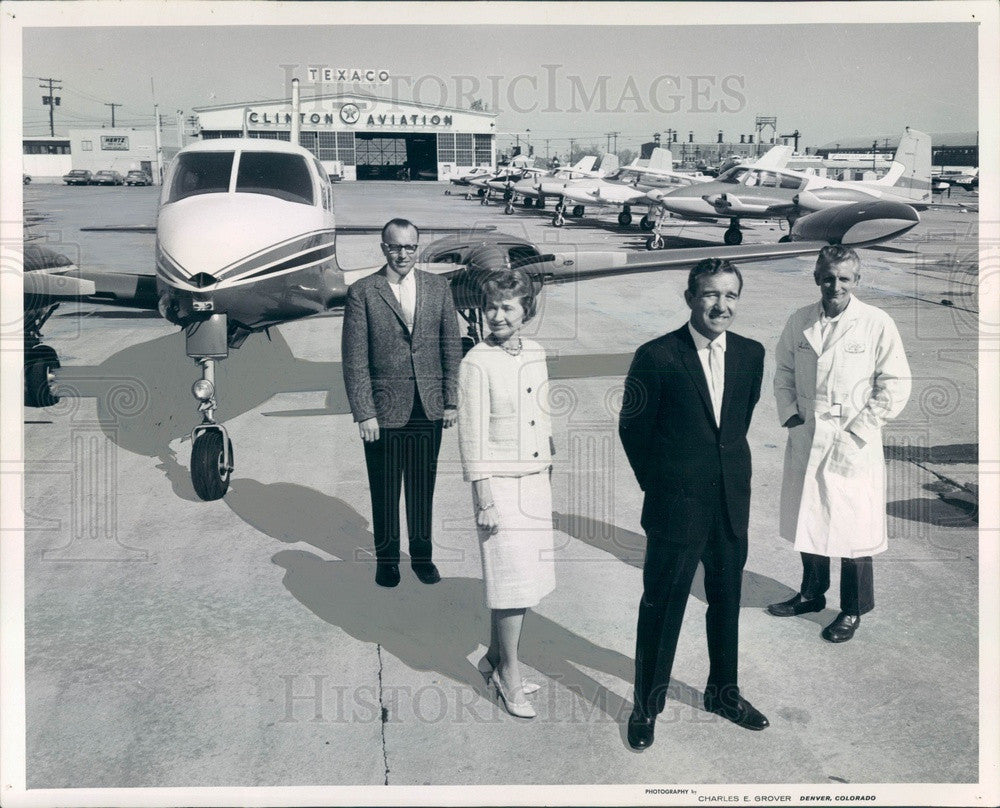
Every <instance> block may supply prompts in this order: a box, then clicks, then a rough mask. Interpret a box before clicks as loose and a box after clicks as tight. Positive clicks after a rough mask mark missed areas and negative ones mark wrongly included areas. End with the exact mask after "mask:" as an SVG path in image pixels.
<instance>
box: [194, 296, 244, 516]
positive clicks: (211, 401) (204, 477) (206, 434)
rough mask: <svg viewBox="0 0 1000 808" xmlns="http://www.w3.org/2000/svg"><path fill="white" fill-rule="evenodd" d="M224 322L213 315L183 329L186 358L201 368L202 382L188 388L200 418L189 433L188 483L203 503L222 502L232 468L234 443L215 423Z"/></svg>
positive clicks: (222, 317)
mask: <svg viewBox="0 0 1000 808" xmlns="http://www.w3.org/2000/svg"><path fill="white" fill-rule="evenodd" d="M226 321H227V318H226V315H225V314H213V315H211V316H209V317H207V318H205V319H204V320H198V321H197V322H195V323H191V324H189V325H188V326H187V327H186V328H185V331H186V332H187V354H188V356H190V357H191V358H192V359H194V360H195V361H196V362H197V363H198V364H199V365H201V378H200V379H198V381H196V382H195V383H194V384H193V385H192V387H191V393H192V394H193V395H194V397H195V398H196V399H197V400H198V401H199V404H198V412H200V413H201V416H202V421H201V423H200V424H199V425H198V426H196V427H195V428H194V429H193V430H191V483H192V484H193V485H194V490H195V493H196V494H197V495H198V496H199V497H200V498H201V499H204V500H206V501H211V500H214V499H221V498H222V496H223V495H224V494H225V493H226V491H227V490H229V480H230V478H231V477H232V474H233V468H234V462H233V442H232V441H231V440H230V439H229V433H228V432H227V431H226V428H225V427H224V426H223V425H222V424H220V423H218V422H216V420H215V410H216V408H217V404H216V401H215V363H216V361H217V360H219V359H225V358H226V357H227V356H228V355H229V347H228V342H227V325H226Z"/></svg>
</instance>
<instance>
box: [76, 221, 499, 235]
mask: <svg viewBox="0 0 1000 808" xmlns="http://www.w3.org/2000/svg"><path fill="white" fill-rule="evenodd" d="M382 227H383V225H380V224H377V225H376V224H347V225H337V235H343V236H364V235H368V234H370V233H381V232H382ZM417 227H419V228H420V232H421V233H467V232H469V231H470V229H471V230H474V231H476V232H481V231H485V232H490V231H493V230H496V229H497V228H496V225H492V224H483V225H476V227H475V228H463V227H446V226H441V225H427V226H426V227H425V226H423V225H420V224H418V225H417ZM80 230H81V231H84V232H89V233H155V232H156V225H155V224H101V225H91V226H90V227H81V228H80Z"/></svg>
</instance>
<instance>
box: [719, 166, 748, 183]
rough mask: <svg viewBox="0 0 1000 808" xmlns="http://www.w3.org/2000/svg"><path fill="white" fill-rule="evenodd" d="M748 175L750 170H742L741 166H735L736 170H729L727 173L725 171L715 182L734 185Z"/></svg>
mask: <svg viewBox="0 0 1000 808" xmlns="http://www.w3.org/2000/svg"><path fill="white" fill-rule="evenodd" d="M749 173H750V169H748V168H743V167H742V166H737V167H736V168H731V169H729V171H727V172H726V173H725V174H723V175H721V176H720V177H719V178H718V180H717V181H718V182H729V183H734V184H735V183H738V182H739V181H740V180H742V179H743V178H744V177H745V176H746V175H747V174H749Z"/></svg>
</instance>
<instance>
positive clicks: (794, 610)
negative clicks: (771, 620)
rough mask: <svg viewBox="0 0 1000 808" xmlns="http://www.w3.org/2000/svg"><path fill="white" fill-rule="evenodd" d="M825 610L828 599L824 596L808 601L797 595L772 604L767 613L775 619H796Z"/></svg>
mask: <svg viewBox="0 0 1000 808" xmlns="http://www.w3.org/2000/svg"><path fill="white" fill-rule="evenodd" d="M825 608H826V598H825V597H823V595H820V596H819V597H818V598H810V599H809V600H806V599H805V598H804V597H802V595H801V594H799V593H796V594H795V597H794V598H791V599H790V600H783V601H782V602H781V603H772V604H771V605H770V606H768V607H767V613H768V614H773V615H774V616H775V617H795V616H796V615H800V614H805V613H806V612H821V611H823V609H825Z"/></svg>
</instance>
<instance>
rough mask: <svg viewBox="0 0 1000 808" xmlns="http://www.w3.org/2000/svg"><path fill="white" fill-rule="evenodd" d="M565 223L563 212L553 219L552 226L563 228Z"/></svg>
mask: <svg viewBox="0 0 1000 808" xmlns="http://www.w3.org/2000/svg"><path fill="white" fill-rule="evenodd" d="M563 223H564V220H563V217H562V212H559V213H557V214H556V215H555V216H553V217H552V226H553V227H562V226H563Z"/></svg>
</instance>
